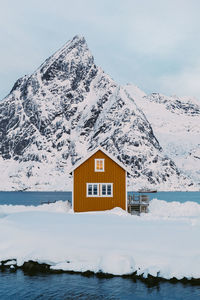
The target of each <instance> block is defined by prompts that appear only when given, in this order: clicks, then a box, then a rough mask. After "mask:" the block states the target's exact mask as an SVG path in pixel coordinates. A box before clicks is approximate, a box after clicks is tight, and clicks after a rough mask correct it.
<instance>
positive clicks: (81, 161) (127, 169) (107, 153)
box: [69, 146, 131, 174]
mask: <svg viewBox="0 0 200 300" xmlns="http://www.w3.org/2000/svg"><path fill="white" fill-rule="evenodd" d="M99 150H100V151H102V152H103V153H104V154H105V155H107V156H108V157H109V158H111V159H112V160H113V161H114V162H115V163H116V164H118V165H119V166H120V167H121V168H122V169H124V170H125V171H126V172H127V173H129V174H131V170H130V169H129V168H127V167H126V166H124V164H123V163H121V162H120V161H119V160H118V159H117V158H116V157H114V156H113V155H112V154H111V153H109V152H108V151H106V150H105V149H104V148H102V147H101V146H99V147H97V148H95V149H94V150H93V151H91V152H89V154H88V155H87V156H86V157H84V158H83V159H80V160H79V161H78V162H77V164H75V165H74V167H73V168H72V169H71V170H70V172H69V173H70V174H71V173H72V172H73V171H74V170H75V169H77V168H78V167H79V166H80V165H82V164H83V163H84V162H85V161H86V160H88V159H89V158H90V157H91V156H92V155H94V154H95V153H96V152H97V151H99Z"/></svg>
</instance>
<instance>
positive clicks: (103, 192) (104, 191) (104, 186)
mask: <svg viewBox="0 0 200 300" xmlns="http://www.w3.org/2000/svg"><path fill="white" fill-rule="evenodd" d="M102 195H106V185H105V184H102Z"/></svg>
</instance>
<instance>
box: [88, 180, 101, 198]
mask: <svg viewBox="0 0 200 300" xmlns="http://www.w3.org/2000/svg"><path fill="white" fill-rule="evenodd" d="M97 196H99V184H98V183H87V197H97Z"/></svg>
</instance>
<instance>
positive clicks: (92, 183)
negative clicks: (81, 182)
mask: <svg viewBox="0 0 200 300" xmlns="http://www.w3.org/2000/svg"><path fill="white" fill-rule="evenodd" d="M89 185H92V193H93V186H94V185H97V195H94V194H92V195H89V194H88V186H89ZM86 195H87V197H93V198H95V197H99V183H94V182H91V183H87V184H86Z"/></svg>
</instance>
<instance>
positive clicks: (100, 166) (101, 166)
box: [94, 158, 104, 172]
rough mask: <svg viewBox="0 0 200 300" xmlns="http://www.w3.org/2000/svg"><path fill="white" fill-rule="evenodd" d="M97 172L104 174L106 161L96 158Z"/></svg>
mask: <svg viewBox="0 0 200 300" xmlns="http://www.w3.org/2000/svg"><path fill="white" fill-rule="evenodd" d="M94 169H95V172H104V159H103V158H96V159H95V168H94Z"/></svg>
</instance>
